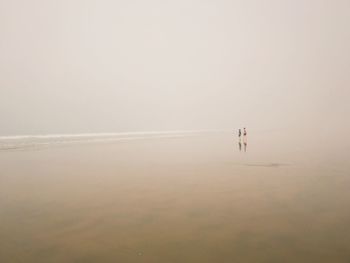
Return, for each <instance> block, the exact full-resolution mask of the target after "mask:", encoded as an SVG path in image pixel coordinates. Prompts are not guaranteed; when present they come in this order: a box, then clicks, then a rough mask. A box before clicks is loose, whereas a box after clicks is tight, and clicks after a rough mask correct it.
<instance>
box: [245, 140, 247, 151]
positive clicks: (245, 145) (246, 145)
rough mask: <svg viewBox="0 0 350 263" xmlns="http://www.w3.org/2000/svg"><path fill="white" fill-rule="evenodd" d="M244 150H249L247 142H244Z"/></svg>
mask: <svg viewBox="0 0 350 263" xmlns="http://www.w3.org/2000/svg"><path fill="white" fill-rule="evenodd" d="M244 151H245V152H246V151H247V142H244Z"/></svg>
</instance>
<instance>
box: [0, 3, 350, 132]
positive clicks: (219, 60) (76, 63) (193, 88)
mask: <svg viewBox="0 0 350 263" xmlns="http://www.w3.org/2000/svg"><path fill="white" fill-rule="evenodd" d="M349 8H350V3H349V2H348V1H340V0H339V1H333V2H332V3H331V2H329V1H289V0H288V1H287V0H284V1H272V0H271V1H268V2H264V3H262V2H261V1H257V0H251V1H245V2H241V1H225V0H222V1H206V2H203V1H177V2H164V1H157V0H152V1H147V2H144V1H139V0H135V1H107V0H105V1H93V0H88V1H59V2H57V1H44V0H38V1H30V2H29V1H20V0H14V1H1V3H0V35H1V38H2V43H1V45H0V56H1V58H2V59H1V60H0V68H1V77H0V85H1V95H2V96H1V97H0V119H1V122H2V124H1V128H0V135H1V136H5V135H6V136H11V135H23V134H33V135H35V134H57V133H59V134H60V133H68V134H72V133H73V134H74V133H90V132H93V133H99V132H129V131H152V130H156V131H158V130H159V131H162V130H196V129H232V130H233V129H236V128H239V127H242V126H247V127H250V128H252V129H281V130H283V129H284V130H286V129H288V130H290V131H291V132H293V133H294V132H297V131H298V130H303V131H305V130H306V131H307V130H313V129H319V130H321V132H322V130H325V131H323V132H324V133H326V134H328V133H329V132H332V131H333V130H337V132H339V133H343V132H344V134H345V133H346V132H347V131H348V130H349V129H350V127H349V124H348V123H347V122H344V115H345V114H346V113H349V112H350V106H349V103H348V102H347V100H348V99H347V98H348V97H349V95H350V93H349V88H348V87H349V84H350V77H349V74H348V71H349V62H350V54H349V52H348V46H349V45H350V33H349V29H348V26H347V25H348V24H349V22H350V21H349V16H348V10H349Z"/></svg>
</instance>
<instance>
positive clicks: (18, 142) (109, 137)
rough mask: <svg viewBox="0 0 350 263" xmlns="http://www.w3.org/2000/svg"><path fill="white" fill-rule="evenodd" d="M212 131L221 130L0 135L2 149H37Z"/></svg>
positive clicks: (170, 136)
mask: <svg viewBox="0 0 350 263" xmlns="http://www.w3.org/2000/svg"><path fill="white" fill-rule="evenodd" d="M212 132H219V131H217V130H191V131H149V132H121V133H81V134H49V135H20V136H0V151H11V150H25V149H36V148H42V147H49V146H53V145H60V144H72V143H89V142H108V141H126V140H141V139H152V138H175V137H184V136H191V135H196V134H201V133H212Z"/></svg>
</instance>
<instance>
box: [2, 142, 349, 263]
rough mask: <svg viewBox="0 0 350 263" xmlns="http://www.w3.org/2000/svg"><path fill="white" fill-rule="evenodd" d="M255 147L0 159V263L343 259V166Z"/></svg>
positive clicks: (157, 145) (191, 145) (163, 147)
mask: <svg viewBox="0 0 350 263" xmlns="http://www.w3.org/2000/svg"><path fill="white" fill-rule="evenodd" d="M256 141H257V139H256V138H255V137H254V147H253V148H252V149H250V150H249V151H248V152H247V153H246V154H240V153H239V152H237V150H236V151H233V150H232V135H230V136H226V137H225V136H221V135H220V136H219V135H217V136H208V137H205V136H202V137H201V136H198V137H195V136H193V137H191V138H176V139H175V138H173V139H162V140H161V139H159V140H144V141H134V142H123V143H105V144H102V143H100V144H99V143H96V144H89V145H82V144H81V145H74V146H69V147H68V146H67V147H57V148H50V149H43V150H37V151H20V152H2V153H1V155H0V167H1V168H2V172H1V174H0V181H1V183H0V220H1V221H0V222H1V224H0V262H1V263H13V262H26V263H38V262H39V263H40V262H45V263H47V262H123V263H124V262H126V263H128V262H129V263H130V262H149V263H164V262H185V263H187V262H188V263H190V262H201V263H202V262H203V263H212V262H223V263H226V262H227V263H229V262H230V263H231V262H242V263H245V262H287V263H288V262H298V263H300V262H301V263H303V262H305V263H310V262H321V263H326V262H327V263H329V262H336V263H343V262H344V263H345V262H349V261H350V254H349V251H350V245H349V244H350V230H349V228H348V222H350V209H349V208H348V207H349V202H350V191H349V188H350V178H349V176H348V175H349V171H350V169H349V167H348V166H344V167H343V168H342V169H343V170H344V171H345V172H343V173H341V172H335V171H334V170H333V169H332V168H328V167H327V166H325V165H324V162H322V164H323V166H318V165H315V164H317V162H316V161H317V160H318V159H317V158H316V157H317V156H316V154H315V153H314V154H313V155H309V156H310V157H309V162H310V163H311V161H313V164H312V165H311V164H310V165H305V164H301V163H300V160H299V159H298V155H293V154H285V152H290V151H287V150H286V149H285V150H283V151H279V150H278V149H275V148H273V147H269V148H266V147H260V148H259V147H258V146H259V145H263V141H264V140H260V144H259V143H256ZM236 147H237V146H236ZM285 147H287V146H285ZM289 149H291V148H289ZM311 157H313V158H315V159H311ZM321 157H322V156H318V158H321ZM232 162H236V163H237V164H241V165H231V163H232ZM287 163H293V165H289V166H288V165H281V164H287ZM19 164H20V165H19ZM246 164H248V165H246ZM249 164H250V165H249ZM259 164H262V165H259ZM264 164H266V165H267V166H266V165H265V166H264ZM261 166H263V167H261ZM276 167H278V169H275V168H276Z"/></svg>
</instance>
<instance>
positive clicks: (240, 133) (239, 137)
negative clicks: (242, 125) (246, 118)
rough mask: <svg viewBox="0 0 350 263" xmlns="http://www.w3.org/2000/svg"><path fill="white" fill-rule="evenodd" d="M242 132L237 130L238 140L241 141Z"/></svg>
mask: <svg viewBox="0 0 350 263" xmlns="http://www.w3.org/2000/svg"><path fill="white" fill-rule="evenodd" d="M241 136H242V132H241V129H239V130H238V139H239V140H241Z"/></svg>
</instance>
